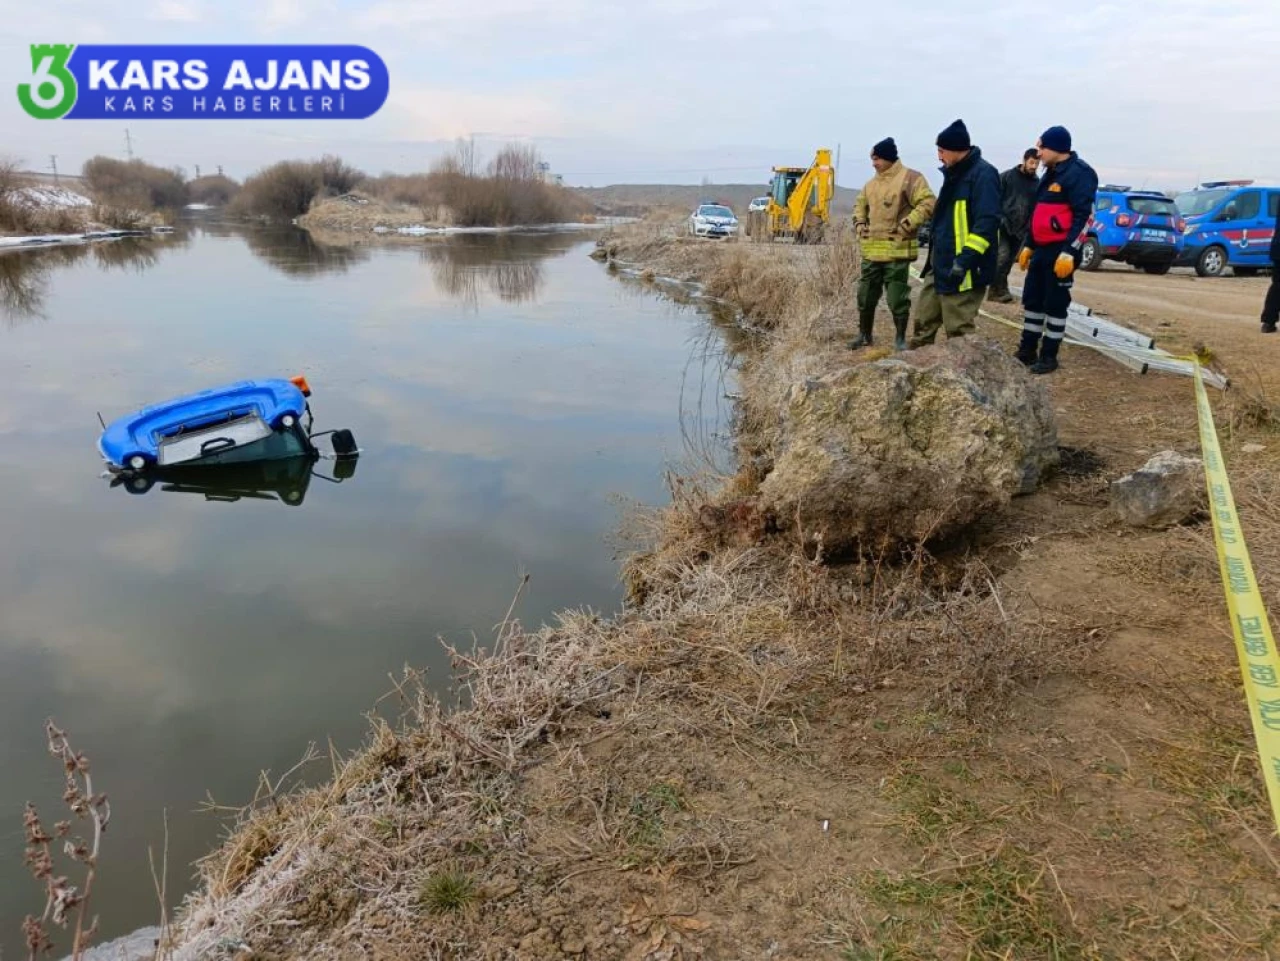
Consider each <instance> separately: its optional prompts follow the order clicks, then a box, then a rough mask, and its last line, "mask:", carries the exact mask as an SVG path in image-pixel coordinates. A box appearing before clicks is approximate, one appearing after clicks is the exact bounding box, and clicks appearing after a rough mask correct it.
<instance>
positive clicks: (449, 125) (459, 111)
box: [387, 80, 581, 140]
mask: <svg viewBox="0 0 1280 961" xmlns="http://www.w3.org/2000/svg"><path fill="white" fill-rule="evenodd" d="M387 108H388V109H389V111H390V112H391V115H392V117H393V127H392V131H391V133H392V136H394V137H395V138H397V139H402V140H435V139H446V140H447V139H451V138H454V137H466V136H468V135H470V134H471V133H473V132H475V131H479V130H501V131H504V132H505V133H507V134H508V136H510V137H512V138H519V137H529V136H537V135H547V136H556V135H560V134H568V133H571V132H573V131H575V130H576V129H581V125H580V122H578V121H576V120H575V119H574V118H573V114H572V113H571V111H569V110H568V109H567V107H566V106H565V105H564V104H562V103H561V102H559V100H558V98H557V97H555V96H548V95H545V94H542V95H540V94H538V93H533V92H529V91H525V90H521V89H519V88H518V87H517V88H512V89H511V90H508V91H503V92H493V93H481V92H468V91H459V90H458V89H456V88H450V87H447V86H439V87H428V86H402V85H400V84H398V83H396V82H395V81H394V80H393V81H392V85H391V93H390V95H389V96H388V104H387Z"/></svg>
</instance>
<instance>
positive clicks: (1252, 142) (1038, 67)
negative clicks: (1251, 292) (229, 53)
mask: <svg viewBox="0 0 1280 961" xmlns="http://www.w3.org/2000/svg"><path fill="white" fill-rule="evenodd" d="M32 42H58V43H166V42H169V43H272V42H280V43H358V44H363V45H365V46H368V47H370V48H371V49H373V50H374V51H376V52H377V53H378V54H379V55H380V56H381V57H382V59H383V60H384V61H385V62H386V64H387V67H388V69H389V72H390V76H391V93H390V96H389V98H388V100H387V103H386V104H385V105H384V106H383V108H382V110H381V111H379V113H378V114H376V115H375V116H374V117H373V118H370V119H368V120H362V121H338V120H331V121H291V120H261V121H166V120H136V121H134V122H131V123H128V124H127V126H128V127H129V130H130V133H131V135H132V138H133V144H134V150H135V153H136V154H137V155H138V156H140V157H142V158H144V159H146V160H148V161H151V162H154V163H159V164H163V165H165V166H172V165H178V166H181V167H183V168H184V169H185V170H186V171H187V172H188V173H189V174H190V173H192V172H193V171H194V168H195V166H196V165H197V164H198V165H199V166H200V167H201V170H202V172H208V171H211V170H212V169H213V168H214V167H215V166H217V165H218V164H221V165H222V166H223V167H224V169H225V171H226V172H227V173H228V174H230V175H232V176H235V177H238V178H239V177H243V176H245V175H246V174H248V173H251V172H252V171H253V170H254V169H256V168H257V167H260V166H262V165H264V164H267V163H271V162H274V161H276V160H282V159H288V158H293V157H308V156H315V155H318V154H320V153H322V152H325V151H333V152H338V153H340V154H342V155H343V156H344V157H345V158H347V159H348V160H349V161H351V162H353V163H355V164H357V165H358V166H361V167H363V168H365V169H367V170H369V171H370V172H374V173H377V172H381V171H384V170H396V171H410V170H415V169H423V168H425V167H426V166H427V165H428V164H429V163H430V161H431V160H432V159H433V158H434V157H437V156H439V155H440V153H441V152H442V151H443V150H444V149H445V148H446V146H447V144H448V143H449V142H450V141H451V139H452V138H455V137H465V136H471V135H474V136H475V138H476V142H477V145H478V146H479V148H480V150H481V154H482V157H483V156H484V155H485V154H491V153H492V151H493V149H494V148H495V147H496V146H497V145H498V144H500V143H501V142H502V141H504V140H508V139H520V140H528V141H531V142H533V143H535V144H536V145H537V146H538V147H539V149H540V150H541V152H542V153H543V155H544V157H545V158H546V159H547V160H548V161H549V162H550V163H551V164H552V166H553V168H554V169H556V170H558V171H561V172H563V173H564V175H565V179H566V181H567V182H569V183H572V184H579V185H593V186H596V185H604V184H609V183H625V182H631V183H636V182H666V183H697V182H699V181H700V180H702V179H703V178H704V177H706V178H709V179H710V180H712V181H716V182H747V183H763V182H764V181H765V180H767V179H768V177H769V167H770V166H771V165H773V164H795V165H803V164H807V163H808V162H809V161H810V160H811V159H812V157H813V152H814V149H815V148H817V147H820V146H828V147H831V148H832V149H833V150H834V149H837V147H838V148H839V149H840V154H841V165H840V171H839V181H840V183H841V184H844V185H847V186H857V185H860V184H861V183H862V182H863V181H864V180H865V179H866V177H867V175H868V174H869V168H868V164H867V159H866V157H867V153H868V151H869V148H870V146H871V144H873V143H875V142H876V141H877V140H879V139H880V138H881V137H884V136H890V135H891V136H893V137H895V139H896V140H897V142H898V144H899V148H900V150H901V152H902V155H903V159H904V160H905V161H907V162H908V163H909V164H911V165H913V166H917V167H920V168H922V169H925V170H927V171H930V172H931V173H932V171H933V170H934V168H935V167H936V166H937V162H936V157H935V154H934V150H933V143H934V138H935V136H936V135H937V132H938V131H939V130H940V129H941V128H942V127H944V126H945V125H946V124H948V123H950V122H951V121H952V120H954V119H956V118H957V117H963V118H964V120H965V121H966V123H967V124H968V126H969V129H970V131H971V133H972V135H973V139H974V142H975V143H976V144H978V145H979V146H981V147H982V148H983V151H984V153H985V154H986V155H987V157H988V159H990V160H991V161H992V162H993V163H995V164H996V165H997V166H999V167H1001V168H1004V167H1007V166H1009V165H1011V164H1012V163H1014V162H1016V160H1017V159H1018V158H1019V156H1020V154H1021V151H1022V150H1023V149H1024V148H1025V147H1027V146H1031V145H1032V144H1034V142H1035V139H1036V137H1037V135H1038V134H1039V133H1040V132H1041V131H1042V130H1043V129H1044V128H1045V127H1046V126H1048V125H1050V124H1055V123H1061V124H1064V125H1066V126H1067V127H1069V128H1070V129H1071V131H1072V133H1073V135H1074V137H1075V143H1076V147H1077V149H1078V150H1079V151H1080V153H1081V154H1082V156H1084V157H1085V158H1086V159H1088V160H1089V161H1090V162H1091V163H1092V164H1093V165H1094V166H1095V167H1096V168H1097V169H1098V172H1099V174H1100V175H1101V176H1102V178H1103V179H1104V181H1113V182H1117V181H1118V182H1122V183H1132V184H1133V185H1135V186H1139V185H1143V184H1145V185H1146V186H1149V187H1164V188H1169V187H1180V186H1185V185H1189V184H1191V183H1193V182H1195V181H1196V180H1197V178H1199V179H1201V180H1207V179H1226V178H1234V177H1255V178H1264V177H1266V178H1273V179H1280V58H1277V56H1276V51H1277V50H1280V4H1278V3H1276V2H1275V0H1214V2H1213V3H1206V2H1204V0H1160V2H1158V3H1157V2H1148V3H1135V2H1126V3H1119V2H1095V0H1076V2H1073V3H1063V2H1057V3H1037V2H1031V0H1017V2H1014V0H983V2H980V3H977V2H964V0H914V2H911V3H889V2H884V3H879V4H875V5H867V4H858V5H855V4H851V3H849V2H848V0H793V2H790V3H779V2H777V0H643V2H627V3H618V2H612V0H542V2H540V3H530V4H528V5H526V4H525V3H524V2H522V0H447V2H442V0H307V2H303V0H252V2H249V0H130V2H128V3H120V2H117V0H56V2H52V0H44V2H32V0H0V49H2V53H3V56H0V86H3V88H4V89H5V90H6V91H8V92H7V93H4V94H2V95H0V102H2V103H3V107H2V108H0V152H3V153H7V154H9V155H11V156H16V157H18V158H20V159H22V160H24V161H25V163H26V165H27V166H28V167H30V168H43V169H47V167H48V165H49V155H50V154H54V153H56V154H57V155H58V165H59V168H60V169H62V170H64V171H67V170H70V171H78V169H79V166H80V164H81V163H83V161H84V160H85V159H86V158H87V157H89V156H92V155H94V154H97V153H103V154H108V155H115V156H123V155H124V151H125V133H124V132H125V127H126V123H124V122H119V123H117V122H114V121H67V120H63V121H38V120H32V119H30V118H28V117H27V116H26V114H25V113H23V111H22V109H21V107H20V106H19V105H18V102H17V98H16V96H15V95H14V92H13V91H14V87H15V85H16V84H17V83H19V82H22V81H23V80H25V79H27V78H28V69H27V68H28V66H29V62H30V61H29V53H28V45H29V44H30V43H32ZM933 179H935V180H936V177H934V178H933Z"/></svg>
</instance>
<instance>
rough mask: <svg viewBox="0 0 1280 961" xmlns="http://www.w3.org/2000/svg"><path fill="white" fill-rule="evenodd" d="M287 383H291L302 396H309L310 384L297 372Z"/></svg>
mask: <svg viewBox="0 0 1280 961" xmlns="http://www.w3.org/2000/svg"><path fill="white" fill-rule="evenodd" d="M289 383H291V384H293V385H294V386H295V387H297V388H298V390H300V391H302V396H303V397H310V396H311V385H310V384H308V383H307V378H305V377H303V376H302V375H301V374H298V375H297V376H296V377H290V378H289Z"/></svg>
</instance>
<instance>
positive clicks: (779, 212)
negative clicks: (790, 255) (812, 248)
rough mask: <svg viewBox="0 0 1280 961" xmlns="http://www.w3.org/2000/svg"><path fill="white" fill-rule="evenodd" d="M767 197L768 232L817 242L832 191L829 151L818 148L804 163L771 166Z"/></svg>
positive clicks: (825, 223)
mask: <svg viewBox="0 0 1280 961" xmlns="http://www.w3.org/2000/svg"><path fill="white" fill-rule="evenodd" d="M772 188H773V189H772V191H771V192H770V197H769V210H768V221H769V233H770V235H771V239H772V237H778V236H790V237H794V238H795V240H796V242H797V243H808V242H816V241H818V240H820V239H821V237H822V233H823V231H824V229H825V228H826V226H827V223H828V222H829V221H830V218H831V201H832V198H833V197H834V195H835V169H834V168H833V167H832V165H831V151H830V150H827V149H825V148H823V149H820V150H818V152H817V154H816V156H815V157H814V161H813V163H812V164H811V165H810V166H809V167H808V168H807V169H805V168H803V167H774V168H773V184H772Z"/></svg>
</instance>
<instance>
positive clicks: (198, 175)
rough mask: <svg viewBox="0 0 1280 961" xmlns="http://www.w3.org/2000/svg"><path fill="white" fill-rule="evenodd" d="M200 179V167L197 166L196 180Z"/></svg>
mask: <svg viewBox="0 0 1280 961" xmlns="http://www.w3.org/2000/svg"><path fill="white" fill-rule="evenodd" d="M199 179H200V165H199V164H196V180H199Z"/></svg>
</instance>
